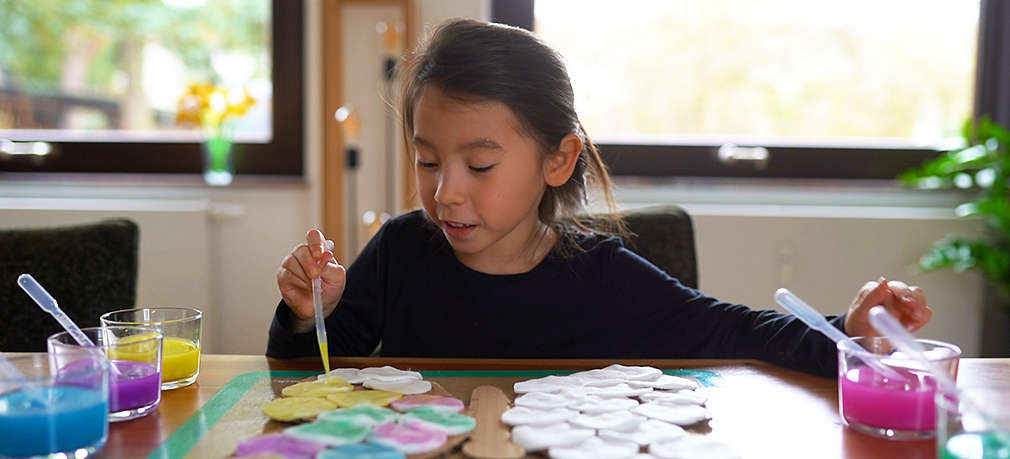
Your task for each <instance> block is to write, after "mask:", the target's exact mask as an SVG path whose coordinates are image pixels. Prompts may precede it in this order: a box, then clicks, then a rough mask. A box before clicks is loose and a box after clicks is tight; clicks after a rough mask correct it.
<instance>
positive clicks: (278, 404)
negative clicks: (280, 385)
mask: <svg viewBox="0 0 1010 459" xmlns="http://www.w3.org/2000/svg"><path fill="white" fill-rule="evenodd" d="M335 409H337V404H336V403H333V402H331V401H329V400H326V399H325V398H319V397H287V398H278V399H275V400H271V401H269V402H267V403H264V404H263V414H265V415H267V417H269V418H270V419H273V420H275V421H282V422H292V421H298V420H300V419H309V418H313V417H315V416H317V415H318V414H319V413H322V412H324V411H332V410H335Z"/></svg>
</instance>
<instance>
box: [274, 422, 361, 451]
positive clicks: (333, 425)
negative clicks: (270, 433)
mask: <svg viewBox="0 0 1010 459" xmlns="http://www.w3.org/2000/svg"><path fill="white" fill-rule="evenodd" d="M371 429H372V428H371V426H367V425H361V424H360V423H357V422H353V421H346V420H341V421H323V420H317V421H315V422H310V423H308V424H302V425H297V426H294V427H288V428H287V429H284V435H288V436H290V437H294V438H297V439H300V440H307V441H314V442H317V443H324V444H327V445H333V446H338V445H347V444H350V443H358V442H360V441H361V440H364V439H365V437H366V436H368V432H369V431H370V430H371Z"/></svg>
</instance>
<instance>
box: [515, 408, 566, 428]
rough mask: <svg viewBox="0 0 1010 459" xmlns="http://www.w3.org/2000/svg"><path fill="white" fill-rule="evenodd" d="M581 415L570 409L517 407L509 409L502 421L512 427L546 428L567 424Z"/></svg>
mask: <svg viewBox="0 0 1010 459" xmlns="http://www.w3.org/2000/svg"><path fill="white" fill-rule="evenodd" d="M578 415H579V412H578V411H575V410H570V409H568V408H554V409H552V410H537V409H533V408H526V407H523V406H517V407H515V408H509V409H508V410H506V411H505V412H504V413H502V414H501V421H502V422H504V423H505V424H508V425H510V426H515V425H536V426H545V425H550V424H557V423H559V422H565V421H567V420H569V419H572V418H574V417H576V416H578Z"/></svg>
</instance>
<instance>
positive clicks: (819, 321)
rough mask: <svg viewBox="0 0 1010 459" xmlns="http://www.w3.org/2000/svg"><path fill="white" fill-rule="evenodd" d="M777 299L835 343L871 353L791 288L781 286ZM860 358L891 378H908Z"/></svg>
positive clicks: (901, 379) (881, 365) (777, 292)
mask: <svg viewBox="0 0 1010 459" xmlns="http://www.w3.org/2000/svg"><path fill="white" fill-rule="evenodd" d="M775 301H776V302H778V304H781V305H782V307H784V308H786V309H788V310H789V312H792V313H793V314H795V315H796V317H799V319H800V320H802V321H803V323H805V324H807V326H809V327H810V328H812V329H814V330H817V331H819V332H821V333H823V334H824V335H825V336H827V337H828V338H830V339H831V340H832V341H834V342H835V343H842V347H844V348H848V349H850V350H853V351H859V352H863V353H866V354H869V353H870V352H869V351H867V350H866V349H863V347H862V346H860V345H859V344H857V343H856V342H855V341H853V340H852V338H849V337H848V336H846V334H845V333H842V331H841V330H839V329H837V328H835V326H834V325H831V323H829V322H828V319H826V318H824V316H822V315H821V313H819V312H817V310H815V309H814V308H812V307H811V306H810V305H809V304H807V303H805V302H804V301H803V300H801V299H800V298H799V297H798V296H796V295H794V294H793V292H790V291H789V290H786V289H784V288H780V289H778V290H776V291H775ZM856 356H857V358H858V356H859V353H858V352H857V353H856ZM860 360H862V361H863V362H864V363H866V364H867V365H869V366H870V367H872V368H873V369H874V370H876V371H877V372H878V373H880V374H883V375H884V376H886V377H888V378H889V379H894V380H898V381H905V380H907V379H908V378H906V377H905V376H904V375H902V374H901V373H898V372H897V371H894V369H892V368H890V367H888V366H887V365H884V364H882V363H880V362H878V361H877V360H874V359H862V358H860Z"/></svg>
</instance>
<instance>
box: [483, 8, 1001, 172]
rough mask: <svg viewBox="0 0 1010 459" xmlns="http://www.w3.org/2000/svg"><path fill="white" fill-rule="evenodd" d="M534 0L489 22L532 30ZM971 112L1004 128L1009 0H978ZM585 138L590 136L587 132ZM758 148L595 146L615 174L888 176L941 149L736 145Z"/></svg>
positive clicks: (500, 12) (495, 10)
mask: <svg viewBox="0 0 1010 459" xmlns="http://www.w3.org/2000/svg"><path fill="white" fill-rule="evenodd" d="M534 1H535V0H492V4H491V14H492V19H491V20H492V21H493V22H502V23H505V24H510V25H515V26H517V27H522V28H524V29H527V30H531V31H532V29H533V24H534V16H533V14H534V9H533V7H534ZM979 10H980V11H979V32H978V34H979V37H978V48H977V57H976V59H977V63H976V77H975V94H973V101H974V109H973V116H975V117H979V116H989V117H990V118H992V119H993V120H994V121H997V122H1000V123H1002V124H1004V125H1010V2H1001V1H999V0H981V2H980V7H979ZM589 134H590V137H592V133H589ZM738 145H739V146H743V147H764V148H766V149H767V150H768V153H769V154H768V158H767V160H766V161H765V162H764V163H763V164H758V163H755V162H749V161H740V162H736V163H732V164H730V163H724V162H722V161H720V160H719V157H718V150H719V148H720V147H721V146H722V144H716V143H697V144H682V143H676V144H674V143H654V144H640V143H597V147H598V148H599V150H600V155H601V156H602V157H603V160H604V162H605V163H606V164H607V167H608V168H609V170H610V173H611V174H612V175H616V176H638V177H673V176H676V177H718V178H727V177H747V178H785V179H885V180H890V179H894V178H895V177H896V176H897V175H898V174H900V173H901V172H903V171H906V170H909V169H911V168H914V167H916V166H918V165H920V164H922V163H923V162H924V161H926V160H928V159H932V158H935V157H937V156H939V155H940V154H941V153H942V151H940V150H936V149H928V148H893V147H863V146H845V145H842V146H839V145H833V146H821V145H809V146H805V145H775V144H771V145H769V144H760V143H758V144H738Z"/></svg>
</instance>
